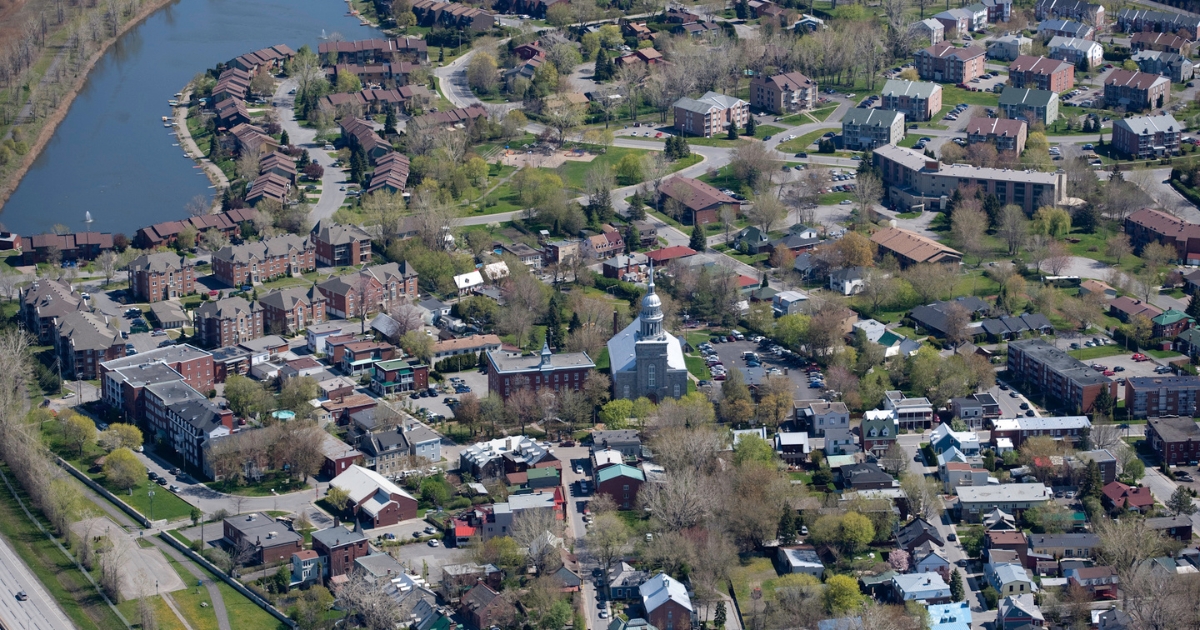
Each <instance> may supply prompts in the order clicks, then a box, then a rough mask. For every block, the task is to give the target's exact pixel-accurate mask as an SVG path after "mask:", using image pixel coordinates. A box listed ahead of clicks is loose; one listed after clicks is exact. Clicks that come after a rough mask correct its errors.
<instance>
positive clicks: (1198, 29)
mask: <svg viewBox="0 0 1200 630" xmlns="http://www.w3.org/2000/svg"><path fill="white" fill-rule="evenodd" d="M1117 26H1118V27H1119V28H1120V29H1121V30H1122V31H1125V32H1126V33H1137V32H1139V31H1142V32H1149V33H1181V34H1183V35H1184V36H1185V37H1186V38H1187V39H1190V40H1192V41H1196V40H1198V39H1200V18H1198V17H1194V16H1188V15H1182V14H1180V13H1167V12H1165V11H1147V10H1145V9H1122V10H1121V11H1120V12H1119V13H1117Z"/></svg>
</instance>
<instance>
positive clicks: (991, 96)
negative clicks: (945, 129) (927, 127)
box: [934, 85, 1000, 120]
mask: <svg viewBox="0 0 1200 630" xmlns="http://www.w3.org/2000/svg"><path fill="white" fill-rule="evenodd" d="M999 102H1000V95H999V94H996V93H995V92H972V91H970V90H964V89H962V88H960V87H955V86H953V85H942V103H943V104H944V105H943V107H942V110H943V111H940V112H938V115H937V116H936V117H934V120H941V119H942V117H943V116H945V115H946V111H948V109H954V107H955V106H956V105H958V104H959V103H966V104H967V105H983V106H984V107H995V106H996V105H997V104H998V103H999Z"/></svg>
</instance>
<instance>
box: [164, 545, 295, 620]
mask: <svg viewBox="0 0 1200 630" xmlns="http://www.w3.org/2000/svg"><path fill="white" fill-rule="evenodd" d="M164 557H165V558H166V559H167V562H170V563H171V567H172V568H174V569H175V572H176V573H178V574H179V577H180V579H182V580H183V583H184V584H186V585H187V588H184V589H183V590H179V591H175V592H173V593H171V594H170V596H171V599H173V600H175V606H176V607H177V608H179V612H181V613H183V617H184V619H187V620H188V623H189V624H191V626H192V628H194V629H195V630H218V628H220V625H219V624H217V613H216V612H215V611H214V610H213V607H212V600H211V599H210V598H209V596H208V589H207V588H205V587H203V586H196V577H195V576H193V575H192V574H191V572H189V571H186V570H184V568H183V567H182V566H180V565H179V563H178V562H176V561H175V559H173V558H171V557H170V556H167V555H165V554H164ZM222 595H224V593H222ZM201 603H206V604H208V605H207V606H201V605H200V604H201ZM225 608H226V610H227V611H229V612H231V613H232V610H230V609H229V599H228V598H225ZM230 616H231V617H232V615H230ZM172 617H174V615H172ZM237 625H238V626H239V627H247V628H249V627H251V626H242V624H237ZM265 627H268V628H270V627H274V626H265Z"/></svg>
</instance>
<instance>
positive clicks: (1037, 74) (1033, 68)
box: [1008, 55, 1075, 94]
mask: <svg viewBox="0 0 1200 630" xmlns="http://www.w3.org/2000/svg"><path fill="white" fill-rule="evenodd" d="M1008 83H1009V85H1011V86H1013V87H1016V88H1034V89H1038V90H1049V91H1051V92H1058V93H1060V94H1061V93H1063V92H1066V91H1068V90H1070V89H1071V88H1073V87H1075V66H1073V65H1071V64H1069V63H1067V62H1065V61H1062V60H1061V59H1047V58H1045V57H1030V56H1028V55H1021V56H1020V57H1017V59H1016V61H1013V62H1012V63H1010V64H1009V65H1008Z"/></svg>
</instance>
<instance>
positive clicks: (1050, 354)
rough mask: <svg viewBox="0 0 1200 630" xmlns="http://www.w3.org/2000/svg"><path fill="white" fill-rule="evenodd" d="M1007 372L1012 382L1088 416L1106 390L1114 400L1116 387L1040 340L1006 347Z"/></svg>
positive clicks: (1097, 373) (1020, 342)
mask: <svg viewBox="0 0 1200 630" xmlns="http://www.w3.org/2000/svg"><path fill="white" fill-rule="evenodd" d="M1008 371H1009V374H1011V375H1012V376H1013V378H1014V379H1015V380H1016V381H1019V382H1024V383H1026V384H1027V385H1032V386H1034V387H1036V388H1038V389H1040V390H1042V391H1044V392H1045V393H1046V395H1047V396H1049V397H1051V398H1055V399H1058V400H1059V401H1061V402H1063V403H1065V404H1066V405H1067V408H1069V409H1074V410H1076V411H1079V412H1083V413H1090V412H1091V411H1092V407H1093V406H1094V404H1095V401H1096V397H1097V396H1099V395H1100V392H1101V391H1108V392H1109V395H1110V396H1111V397H1112V400H1113V401H1116V400H1117V384H1116V383H1115V382H1113V380H1112V379H1110V378H1108V377H1107V376H1104V375H1103V374H1101V373H1099V372H1097V371H1095V370H1093V369H1091V368H1090V367H1088V366H1087V365H1084V364H1083V362H1081V361H1079V360H1078V359H1075V358H1073V357H1071V356H1070V355H1068V354H1067V353H1066V352H1063V351H1062V350H1059V349H1058V348H1056V347H1054V346H1053V345H1051V344H1049V343H1047V342H1046V341H1043V340H1042V339H1022V340H1019V341H1013V342H1011V343H1009V345H1008Z"/></svg>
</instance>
